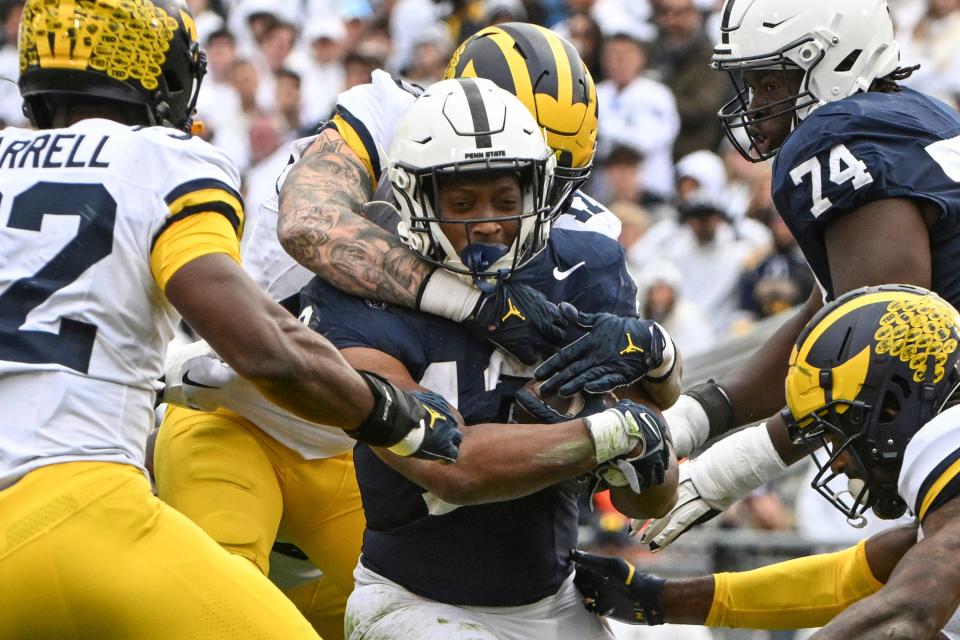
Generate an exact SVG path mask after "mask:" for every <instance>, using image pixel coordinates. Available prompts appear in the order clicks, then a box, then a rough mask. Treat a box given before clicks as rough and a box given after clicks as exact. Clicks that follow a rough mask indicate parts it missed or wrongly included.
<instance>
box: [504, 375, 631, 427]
mask: <svg viewBox="0 0 960 640" xmlns="http://www.w3.org/2000/svg"><path fill="white" fill-rule="evenodd" d="M542 384H543V383H542V382H540V381H538V380H531V381H530V382H528V383H527V384H526V385H524V387H523V388H522V389H520V390H519V391H517V393H516V395H515V396H514V401H513V411H512V416H513V422H519V423H522V424H556V423H559V422H566V421H568V420H575V419H576V418H580V417H583V416H588V415H591V414H594V413H599V412H601V411H603V410H604V409H609V408H610V407H612V406H614V405H615V404H617V396H615V395H613V394H612V393H585V392H580V391H578V392H577V393H574V394H573V395H570V396H566V397H564V396H560V395H557V394H551V395H543V394H542V393H541V391H540V386H541V385H542Z"/></svg>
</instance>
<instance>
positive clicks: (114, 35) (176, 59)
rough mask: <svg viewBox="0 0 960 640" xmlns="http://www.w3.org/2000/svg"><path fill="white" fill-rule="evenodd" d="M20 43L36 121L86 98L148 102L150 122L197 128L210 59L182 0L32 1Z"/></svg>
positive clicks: (28, 108)
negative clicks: (198, 102) (202, 83)
mask: <svg viewBox="0 0 960 640" xmlns="http://www.w3.org/2000/svg"><path fill="white" fill-rule="evenodd" d="M19 43H20V80H19V84H20V93H21V94H22V95H23V98H24V112H25V113H26V115H27V117H28V118H29V119H30V121H31V122H32V123H33V124H34V125H35V126H39V127H44V128H46V127H50V126H52V125H51V118H52V113H53V110H54V108H55V107H56V105H58V104H70V103H71V101H74V102H75V101H78V100H79V99H82V98H83V97H87V98H94V99H98V100H105V101H112V102H122V103H128V104H134V105H142V106H143V107H144V108H145V110H146V116H147V121H148V122H150V123H152V124H158V125H167V126H172V127H175V128H177V129H183V130H189V129H190V125H191V116H192V114H193V109H194V106H195V105H196V100H197V95H198V93H199V90H200V81H201V78H202V77H203V74H204V72H205V68H206V62H205V59H204V56H203V53H202V51H201V50H200V45H199V43H198V42H197V30H196V26H195V24H194V21H193V18H192V17H191V16H190V13H189V12H188V11H187V9H186V7H184V6H182V5H181V4H180V3H179V2H177V1H176V0H27V2H26V4H25V6H24V8H23V17H22V19H21V21H20V36H19Z"/></svg>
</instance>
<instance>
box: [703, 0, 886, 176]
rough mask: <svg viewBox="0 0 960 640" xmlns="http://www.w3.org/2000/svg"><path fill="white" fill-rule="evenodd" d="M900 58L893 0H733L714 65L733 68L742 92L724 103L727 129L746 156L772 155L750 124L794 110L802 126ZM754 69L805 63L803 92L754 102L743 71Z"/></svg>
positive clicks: (728, 0) (722, 115)
mask: <svg viewBox="0 0 960 640" xmlns="http://www.w3.org/2000/svg"><path fill="white" fill-rule="evenodd" d="M899 60H900V48H899V46H898V45H897V43H896V42H895V41H894V37H893V22H892V20H891V19H890V11H889V8H888V7H887V1H886V0H799V1H798V0H726V2H725V3H724V5H723V9H722V15H721V25H720V41H719V42H718V43H717V45H716V46H715V47H714V49H713V68H714V69H717V70H720V71H727V72H729V73H730V77H731V79H732V80H733V83H734V86H735V87H736V90H737V96H736V97H735V98H734V99H733V100H731V101H730V102H729V103H727V104H726V105H725V106H724V107H723V108H722V109H721V110H720V113H719V116H720V120H721V123H722V126H723V128H724V132H725V133H726V134H727V137H728V138H729V139H730V141H731V142H732V143H733V144H734V145H735V146H736V147H737V149H738V150H739V151H740V153H741V154H743V155H744V157H746V158H748V159H750V160H754V161H759V160H766V159H768V158H770V157H773V156H774V155H776V152H777V149H772V150H771V151H770V152H768V153H767V154H761V153H760V152H759V151H758V150H757V149H756V148H755V147H754V145H753V144H752V142H750V141H749V136H744V135H742V130H743V129H744V128H745V127H747V126H749V125H750V124H751V123H755V122H757V121H759V120H765V119H768V118H775V117H779V116H781V115H783V114H784V113H787V112H790V111H792V112H793V114H794V123H793V124H794V126H796V125H797V124H798V123H799V122H800V121H801V120H803V119H804V118H805V117H807V116H808V115H809V114H810V113H811V112H812V111H813V110H814V109H816V108H817V107H819V106H820V105H823V104H826V103H828V102H833V101H835V100H841V99H843V98H846V97H848V96H851V95H853V94H855V93H857V92H860V91H867V90H868V89H869V88H870V85H871V84H872V83H873V82H874V80H876V79H877V78H882V77H884V76H887V75H889V74H891V73H893V72H894V71H896V69H897V64H898V62H899ZM751 69H783V70H784V71H786V70H792V69H793V70H796V69H798V70H801V71H803V81H802V82H801V84H800V89H799V93H797V94H795V95H793V96H791V97H790V98H789V99H787V100H783V101H782V102H777V103H775V104H772V105H767V106H765V107H764V108H763V109H752V110H751V109H750V107H749V104H750V99H751V95H750V92H749V90H748V89H747V87H746V86H745V85H744V84H743V82H742V78H741V74H742V72H744V71H747V70H751ZM738 134H739V135H738Z"/></svg>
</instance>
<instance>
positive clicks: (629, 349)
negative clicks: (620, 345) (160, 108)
mask: <svg viewBox="0 0 960 640" xmlns="http://www.w3.org/2000/svg"><path fill="white" fill-rule="evenodd" d="M628 353H643V348H642V347H638V346H637V345H635V344H633V336H631V335H630V332H627V346H626V348H625V349H624V350H623V351H621V352H620V355H622V356H625V355H627V354H628Z"/></svg>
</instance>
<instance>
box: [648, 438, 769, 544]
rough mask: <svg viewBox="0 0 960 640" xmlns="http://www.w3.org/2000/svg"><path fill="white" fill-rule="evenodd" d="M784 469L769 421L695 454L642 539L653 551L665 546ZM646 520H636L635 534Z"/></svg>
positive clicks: (684, 465)
mask: <svg viewBox="0 0 960 640" xmlns="http://www.w3.org/2000/svg"><path fill="white" fill-rule="evenodd" d="M786 469H787V465H785V464H784V463H783V460H782V459H781V458H780V455H779V454H778V453H777V450H776V449H775V448H774V447H773V442H772V441H771V440H770V434H769V433H767V426H766V423H763V424H760V425H758V426H755V427H750V428H748V429H744V430H743V431H739V432H737V433H735V434H733V435H732V436H729V437H727V438H724V439H723V440H721V441H720V442H717V443H716V444H714V445H713V446H712V447H710V448H709V449H707V450H706V451H704V452H703V453H702V454H701V455H700V456H698V457H697V458H694V459H692V460H687V461H686V462H683V463H681V464H680V467H679V471H680V476H679V482H680V484H679V486H678V488H677V503H676V504H675V505H674V507H673V509H671V510H670V513H668V514H667V515H666V516H664V517H663V518H657V519H653V520H650V521H649V522H648V523H647V528H646V530H645V531H644V533H643V537H641V538H640V541H641V542H642V543H643V544H649V545H650V549H651V550H653V551H657V550H659V549H662V548H663V547H666V546H667V545H669V544H670V543H671V542H673V541H674V540H676V539H677V538H678V537H680V536H681V535H683V534H684V533H686V532H687V530H689V529H691V528H693V527H695V526H697V525H698V524H702V523H704V522H706V521H707V520H710V519H711V518H713V517H715V516H717V515H718V514H719V513H720V512H721V511H723V510H724V509H726V508H728V507H729V506H730V505H732V504H733V503H734V502H736V501H737V500H739V499H740V498H742V497H744V496H746V495H747V494H749V493H750V492H751V491H753V490H755V489H757V488H759V487H761V486H763V485H764V484H766V483H767V482H769V481H770V480H772V479H774V478H776V477H778V476H780V475H782V474H783V472H784V471H785V470H786ZM643 524H644V523H643V522H641V521H634V522H633V524H632V525H631V531H632V533H636V532H637V531H639V530H640V528H641V527H642V526H643Z"/></svg>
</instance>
